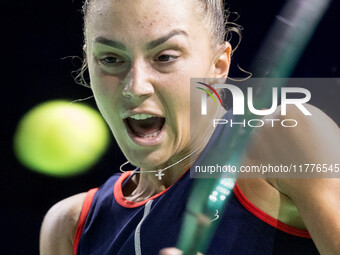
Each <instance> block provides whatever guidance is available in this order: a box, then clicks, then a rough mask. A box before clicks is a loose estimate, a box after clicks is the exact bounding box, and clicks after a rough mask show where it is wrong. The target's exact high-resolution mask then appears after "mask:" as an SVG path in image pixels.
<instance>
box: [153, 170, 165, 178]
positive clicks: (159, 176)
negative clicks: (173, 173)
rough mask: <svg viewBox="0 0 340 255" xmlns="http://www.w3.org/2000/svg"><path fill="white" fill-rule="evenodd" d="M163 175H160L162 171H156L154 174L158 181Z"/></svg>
mask: <svg viewBox="0 0 340 255" xmlns="http://www.w3.org/2000/svg"><path fill="white" fill-rule="evenodd" d="M163 175H164V174H163V173H162V170H158V174H155V176H157V177H158V180H162V176H163Z"/></svg>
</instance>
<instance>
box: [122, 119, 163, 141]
mask: <svg viewBox="0 0 340 255" xmlns="http://www.w3.org/2000/svg"><path fill="white" fill-rule="evenodd" d="M124 121H125V123H126V126H127V127H128V131H129V134H130V136H131V137H132V138H133V140H138V141H139V142H141V140H144V141H145V140H150V141H151V140H155V139H156V138H157V137H159V136H160V134H161V133H162V132H163V131H164V126H165V118H163V117H157V116H153V115H150V114H136V115H133V116H130V117H128V118H126V119H125V120H124Z"/></svg>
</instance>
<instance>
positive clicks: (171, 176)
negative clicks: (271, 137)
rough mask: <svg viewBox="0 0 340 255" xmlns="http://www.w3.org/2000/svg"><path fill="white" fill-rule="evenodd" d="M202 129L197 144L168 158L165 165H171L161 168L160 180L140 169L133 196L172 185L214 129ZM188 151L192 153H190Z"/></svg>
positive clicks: (155, 192) (207, 140) (202, 148)
mask: <svg viewBox="0 0 340 255" xmlns="http://www.w3.org/2000/svg"><path fill="white" fill-rule="evenodd" d="M224 113H225V112H222V113H220V114H219V115H221V116H223V114H224ZM203 130H204V131H203V132H202V134H201V138H202V139H203V140H202V139H201V140H200V141H199V142H198V143H197V145H193V146H192V147H191V151H190V149H187V151H186V152H184V153H180V155H181V156H177V157H174V158H172V159H171V160H169V161H168V164H167V166H171V165H173V166H171V167H170V168H168V169H166V170H164V171H163V170H162V169H161V170H162V173H163V174H164V175H163V176H162V178H161V180H160V179H159V177H158V176H156V174H157V172H148V171H144V172H143V169H141V172H140V176H139V178H136V179H138V182H136V185H137V187H136V189H135V190H134V191H133V194H134V197H139V198H141V199H138V200H143V199H142V198H145V199H147V198H149V197H150V196H152V195H155V194H157V193H159V192H162V191H163V190H165V189H167V188H169V187H170V186H172V185H173V184H174V183H175V182H176V181H177V180H178V179H179V178H180V177H181V176H182V175H183V174H184V173H185V172H186V171H187V170H188V169H189V168H190V166H191V165H192V164H193V163H194V162H195V161H196V160H197V159H198V157H199V155H200V154H201V152H202V151H203V150H204V148H205V147H206V145H207V143H208V142H209V140H210V138H211V136H212V134H213V132H214V129H212V128H206V129H203ZM193 152H194V153H193ZM190 153H193V154H192V155H190ZM183 155H185V156H183ZM187 155H190V157H187V158H185V157H186V156H187ZM165 167H166V166H165ZM165 167H164V168H165ZM164 168H163V169H164Z"/></svg>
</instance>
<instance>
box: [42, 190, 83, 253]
mask: <svg viewBox="0 0 340 255" xmlns="http://www.w3.org/2000/svg"><path fill="white" fill-rule="evenodd" d="M85 196H86V193H80V194H77V195H74V196H72V197H69V198H66V199H64V200H62V201H60V202H58V203H57V204H55V205H54V206H52V207H51V209H50V210H49V211H48V212H47V214H46V216H45V218H44V221H43V223H42V227H41V231H40V254H41V255H59V254H60V255H61V254H62V255H68V254H70V255H71V254H73V252H72V245H73V237H74V234H75V230H76V226H77V223H78V219H79V215H80V212H81V209H82V205H83V202H84V199H85Z"/></svg>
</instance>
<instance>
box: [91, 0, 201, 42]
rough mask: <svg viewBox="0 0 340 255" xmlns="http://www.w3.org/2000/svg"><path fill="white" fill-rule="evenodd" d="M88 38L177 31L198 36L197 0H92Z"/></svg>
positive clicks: (128, 38) (145, 35)
mask: <svg viewBox="0 0 340 255" xmlns="http://www.w3.org/2000/svg"><path fill="white" fill-rule="evenodd" d="M92 1H94V2H93V3H92V5H91V8H90V12H89V13H88V17H87V24H86V34H87V37H92V38H93V37H98V36H106V37H112V36H113V37H117V36H119V37H120V38H122V40H123V41H129V40H131V39H133V40H139V37H140V39H142V38H146V37H149V39H150V38H153V37H156V36H157V35H158V34H164V33H167V31H171V30H174V29H178V30H184V31H186V32H187V34H189V35H190V34H192V35H197V33H198V31H197V30H198V28H199V27H202V26H198V24H197V23H198V22H199V18H198V17H197V15H196V13H197V12H196V11H195V8H196V7H195V4H194V2H195V1H194V0H92Z"/></svg>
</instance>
